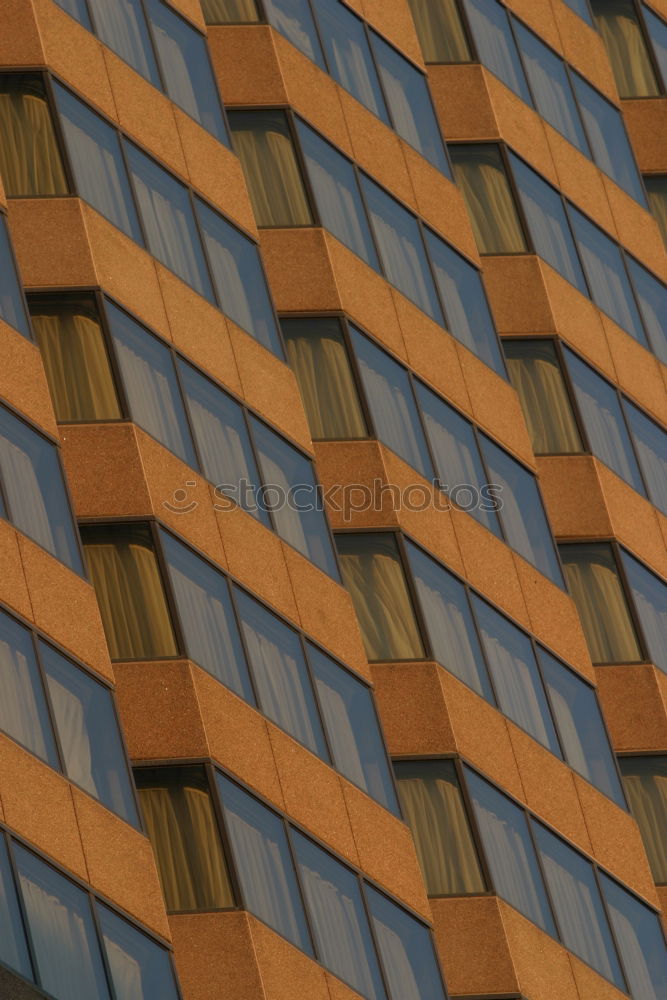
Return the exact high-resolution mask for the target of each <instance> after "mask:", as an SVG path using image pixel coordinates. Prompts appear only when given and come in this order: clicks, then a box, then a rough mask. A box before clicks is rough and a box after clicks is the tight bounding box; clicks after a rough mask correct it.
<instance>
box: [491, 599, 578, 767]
mask: <svg viewBox="0 0 667 1000" xmlns="http://www.w3.org/2000/svg"><path fill="white" fill-rule="evenodd" d="M472 604H473V607H474V609H475V615H476V617H477V622H478V625H479V629H480V633H481V636H482V642H483V644H484V651H485V653H486V659H487V663H488V664H489V669H490V671H491V676H492V677H493V681H494V685H495V689H496V692H497V694H498V704H499V707H500V709H501V711H503V712H504V713H505V715H507V716H509V718H510V719H512V720H513V721H514V722H516V724H517V725H518V726H521V728H522V729H525V730H526V732H527V733H530V735H531V736H533V737H534V738H535V739H536V740H538V741H539V742H540V743H541V744H542V745H543V746H545V747H546V748H547V749H548V750H551V752H552V753H553V754H556V756H557V757H560V756H561V752H560V747H559V745H558V737H557V736H556V730H555V729H554V724H553V720H552V718H551V713H550V711H549V704H548V702H547V698H546V695H545V693H544V686H543V684H542V680H541V678H540V672H539V669H538V666H537V662H536V660H535V653H534V651H533V644H532V643H531V641H530V638H529V637H528V636H527V635H526V633H525V632H522V631H521V629H519V628H517V627H516V625H513V624H512V622H510V621H509V620H508V619H507V618H505V616H504V615H501V614H500V613H499V612H498V611H496V610H494V608H492V607H491V605H490V604H487V603H486V601H483V600H481V599H480V598H479V597H477V595H476V594H473V596H472Z"/></svg>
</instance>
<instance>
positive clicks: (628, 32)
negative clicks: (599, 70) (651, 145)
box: [591, 0, 660, 97]
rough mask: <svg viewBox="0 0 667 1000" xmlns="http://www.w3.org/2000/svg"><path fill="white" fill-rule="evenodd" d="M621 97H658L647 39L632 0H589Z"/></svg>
mask: <svg viewBox="0 0 667 1000" xmlns="http://www.w3.org/2000/svg"><path fill="white" fill-rule="evenodd" d="M591 6H592V8H593V14H594V15H595V20H596V23H597V27H598V31H599V32H600V34H601V35H602V40H603V42H604V43H605V45H606V47H607V53H608V54H609V61H610V62H611V68H612V70H613V71H614V77H615V79H616V86H617V87H618V93H619V95H620V96H621V97H658V96H659V94H660V88H659V87H658V83H657V80H656V78H655V73H654V72H653V66H652V65H651V60H650V58H649V55H648V51H647V49H646V42H645V41H644V36H643V34H642V30H641V28H640V26H639V21H638V20H637V14H636V11H635V6H634V3H633V2H632V0H591Z"/></svg>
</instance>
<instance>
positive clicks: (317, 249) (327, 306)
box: [260, 228, 358, 312]
mask: <svg viewBox="0 0 667 1000" xmlns="http://www.w3.org/2000/svg"><path fill="white" fill-rule="evenodd" d="M327 243H328V240H327V238H326V236H325V233H324V231H323V230H321V229H308V228H304V229H298V228H297V229H263V230H262V233H261V240H260V247H261V251H262V260H263V262H264V266H265V268H266V273H267V277H268V279H269V285H270V288H271V294H272V295H273V300H274V302H275V304H276V309H278V310H279V311H281V312H323V311H326V310H334V309H340V308H341V305H340V297H339V292H338V289H337V287H336V279H335V276H334V274H333V271H332V261H331V259H330V256H329V247H328V245H327ZM348 252H349V251H348ZM357 259H358V258H355V260H357Z"/></svg>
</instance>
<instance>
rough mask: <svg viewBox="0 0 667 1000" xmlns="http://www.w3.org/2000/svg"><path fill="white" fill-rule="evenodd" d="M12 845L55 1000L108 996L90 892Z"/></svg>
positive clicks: (43, 976) (45, 981) (43, 975)
mask: <svg viewBox="0 0 667 1000" xmlns="http://www.w3.org/2000/svg"><path fill="white" fill-rule="evenodd" d="M12 851H13V854H14V858H15V860H16V867H17V869H18V874H19V883H20V885H21V894H22V896H23V903H24V905H25V909H26V913H27V917H28V925H29V927H30V937H31V940H32V946H33V949H34V954H35V959H36V962H37V972H38V975H39V982H40V986H42V987H43V989H45V990H48V992H49V993H52V994H53V995H54V997H57V1000H69V998H70V997H76V998H77V1000H108V997H109V990H108V987H107V985H106V977H105V975H104V966H103V964H102V956H101V954H100V948H99V944H98V942H97V935H96V933H95V927H94V924H93V916H92V913H91V911H90V898H89V896H88V894H87V893H85V892H83V890H81V889H79V888H78V887H77V886H75V885H74V883H73V882H70V881H69V879H67V878H65V877H64V876H63V875H60V874H59V872H57V871H55V869H53V868H51V866H50V865H47V864H45V862H44V861H41V860H40V859H39V858H37V857H36V856H35V855H34V854H33V853H32V852H31V851H27V850H26V849H25V848H24V847H21V846H20V845H19V844H13V845H12Z"/></svg>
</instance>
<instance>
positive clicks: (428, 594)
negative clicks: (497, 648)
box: [406, 542, 496, 705]
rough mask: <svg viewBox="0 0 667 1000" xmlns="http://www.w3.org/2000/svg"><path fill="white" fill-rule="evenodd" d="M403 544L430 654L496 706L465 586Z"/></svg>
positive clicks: (432, 560)
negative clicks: (426, 631) (422, 617)
mask: <svg viewBox="0 0 667 1000" xmlns="http://www.w3.org/2000/svg"><path fill="white" fill-rule="evenodd" d="M406 547H407V553H408V559H409V561H410V569H411V570H412V576H413V579H414V583H415V587H416V588H417V597H418V599H419V604H420V606H421V610H422V614H423V616H424V621H425V622H426V628H427V630H428V635H429V638H430V640H431V652H432V653H433V656H434V657H435V658H436V660H438V662H439V663H441V664H442V665H443V667H446V668H447V670H450V671H451V672H452V673H453V674H455V676H456V677H458V678H459V680H461V681H463V683H464V684H467V685H468V687H471V688H472V689H473V691H476V692H477V694H481V696H482V698H485V699H486V700H487V701H488V702H489V703H490V704H491V705H495V703H496V699H495V697H494V694H493V690H492V688H491V682H490V681H489V675H488V673H487V670H486V664H485V663H484V656H483V654H482V650H481V649H480V645H479V639H478V638H477V630H476V629H475V624H474V622H473V618H472V613H471V611H470V605H469V603H468V595H467V593H466V589H465V587H464V586H463V584H462V583H460V582H459V581H458V580H457V579H456V577H455V576H452V574H451V573H449V572H448V571H447V570H446V569H445V568H444V566H440V565H439V564H438V563H437V562H436V561H435V560H434V559H431V558H430V557H429V556H427V555H426V553H425V552H422V550H421V549H418V548H417V547H416V546H414V545H412V544H411V543H410V542H408V543H407V546H406Z"/></svg>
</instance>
